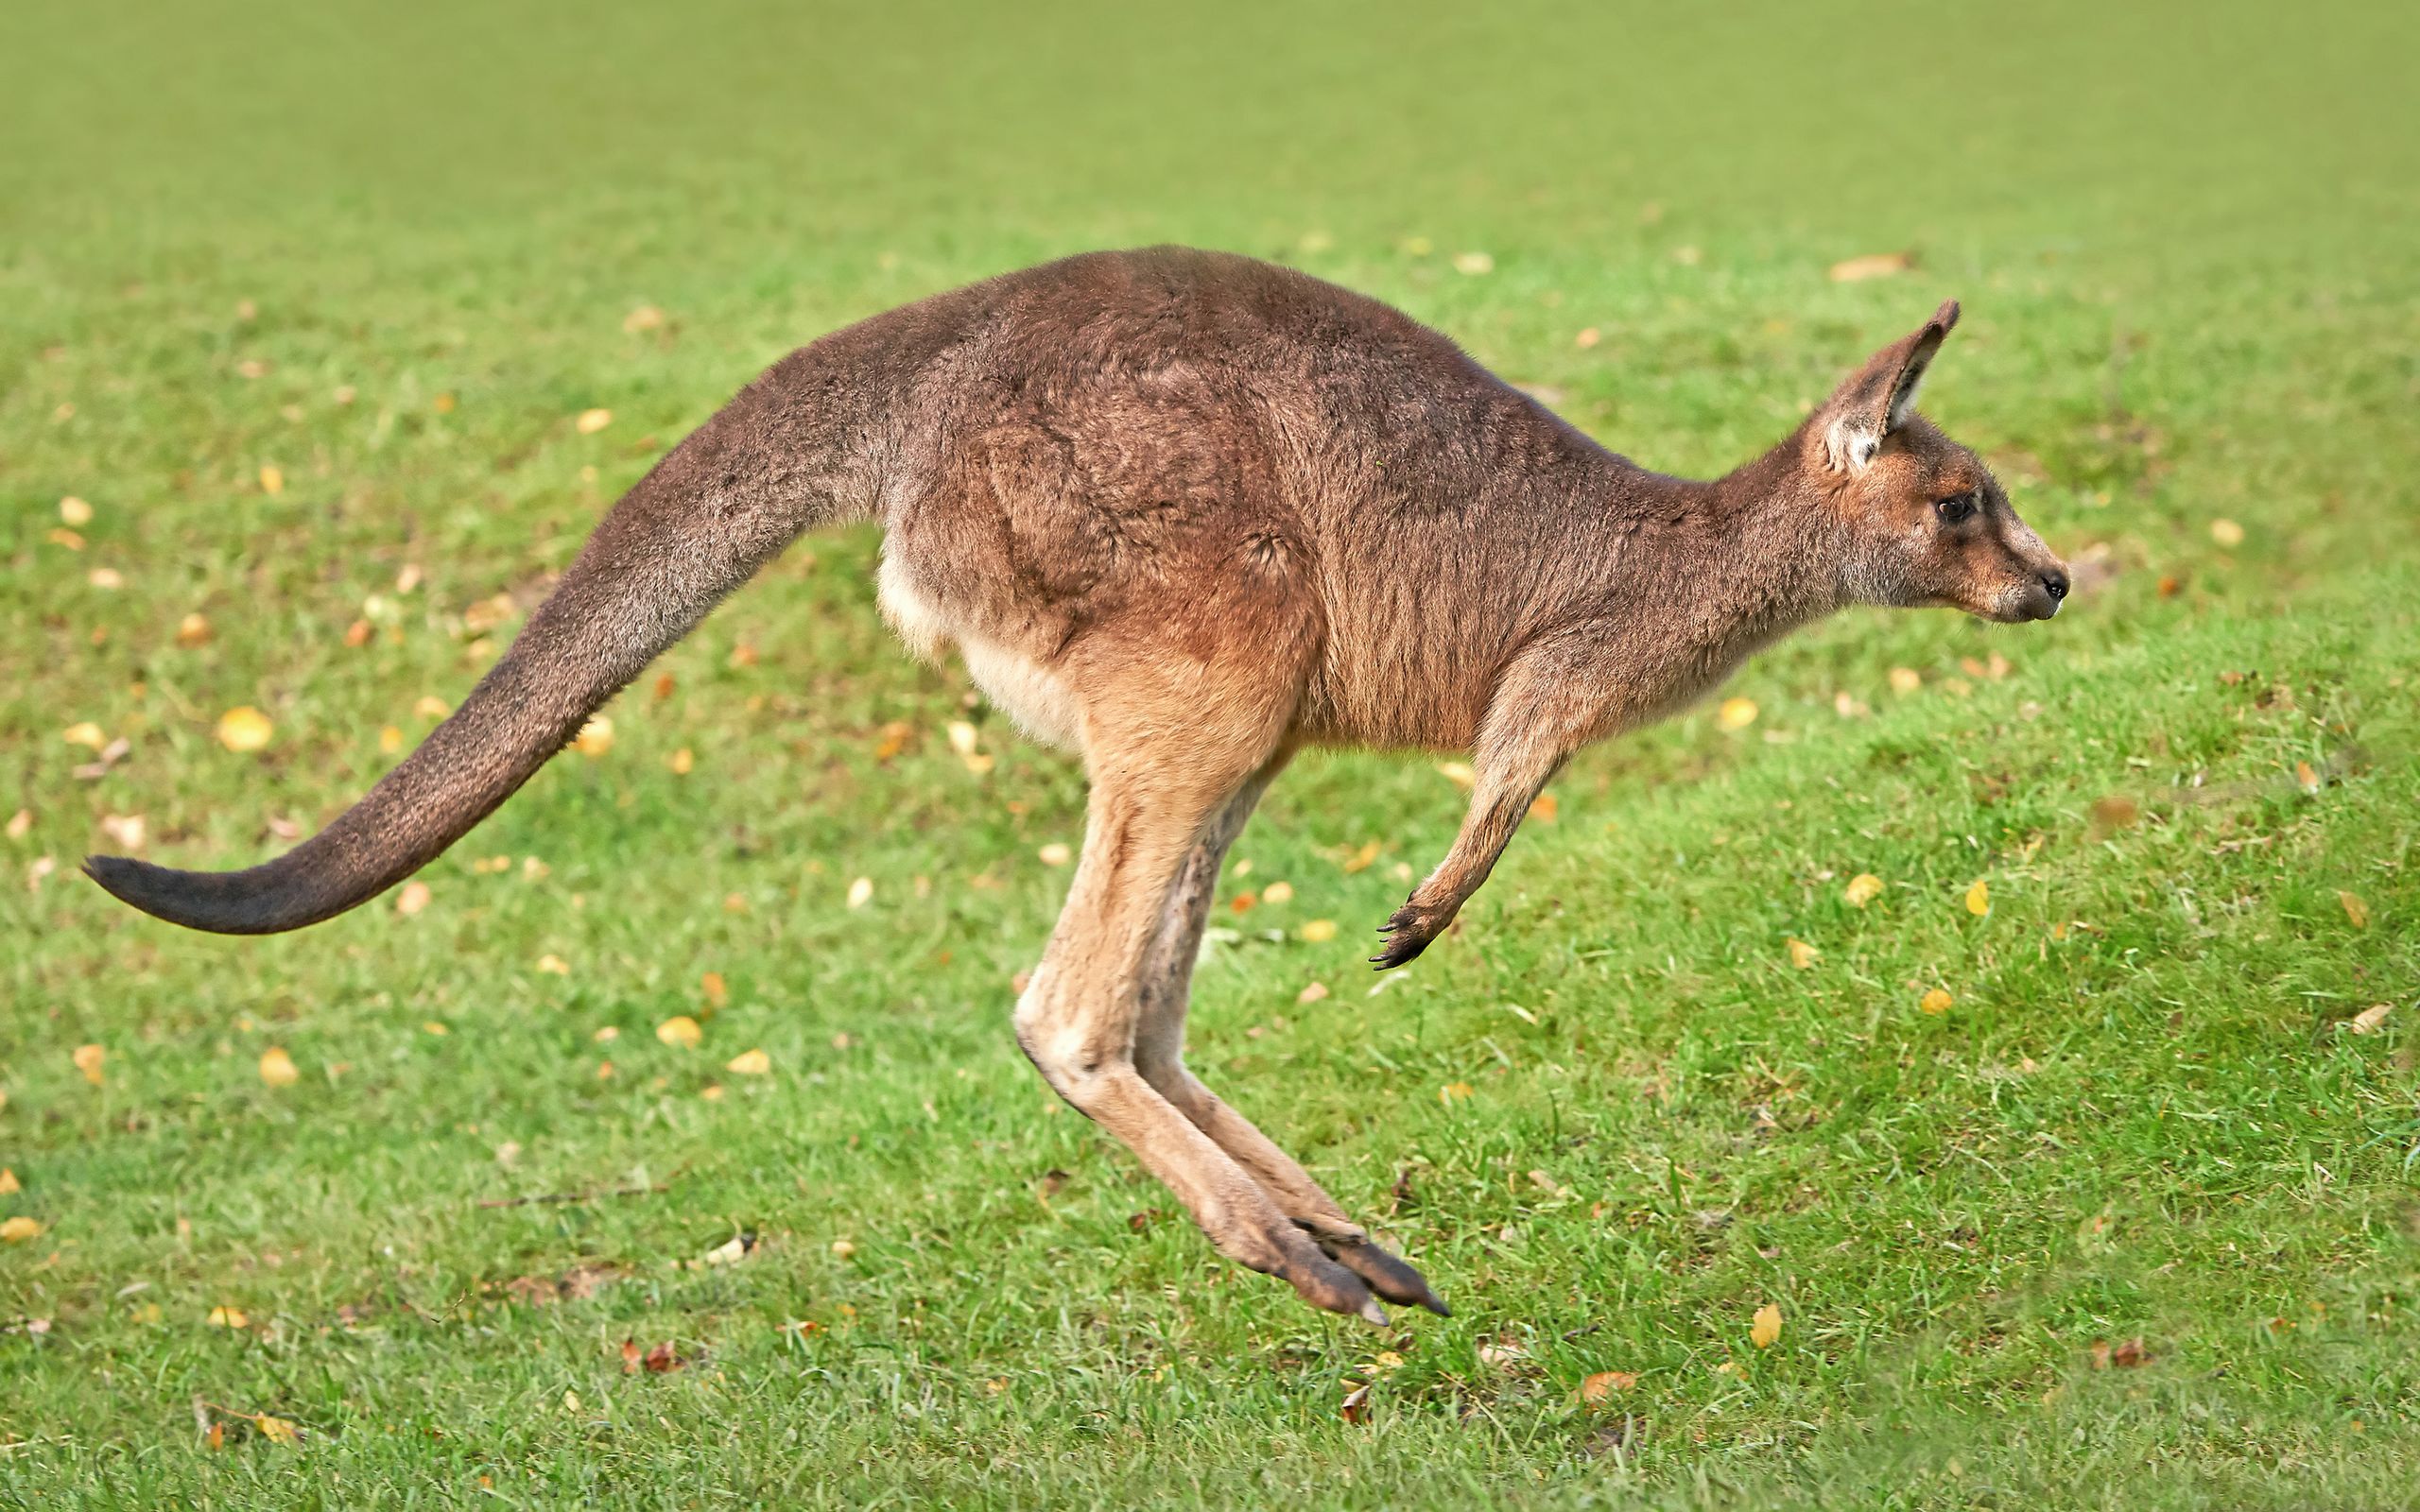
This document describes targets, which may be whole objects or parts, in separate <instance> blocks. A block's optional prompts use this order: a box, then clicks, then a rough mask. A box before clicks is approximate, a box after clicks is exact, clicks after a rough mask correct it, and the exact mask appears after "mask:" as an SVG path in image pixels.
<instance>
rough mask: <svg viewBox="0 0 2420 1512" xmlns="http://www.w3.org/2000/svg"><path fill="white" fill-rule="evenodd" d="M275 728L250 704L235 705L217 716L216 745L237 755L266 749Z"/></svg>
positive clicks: (266, 716) (265, 715)
mask: <svg viewBox="0 0 2420 1512" xmlns="http://www.w3.org/2000/svg"><path fill="white" fill-rule="evenodd" d="M275 733H276V727H275V726H274V725H271V724H270V723H269V721H268V715H267V714H265V713H261V712H260V711H259V710H257V709H255V708H253V707H252V706H251V704H248V703H247V704H237V705H236V706H235V707H234V708H233V709H230V710H228V711H227V712H226V713H223V714H220V715H219V716H218V744H220V745H221V746H224V747H227V748H228V749H229V750H232V751H234V752H236V753H237V754H239V755H240V754H243V753H245V752H249V751H256V750H263V749H266V748H267V747H268V742H269V737H270V736H271V735H273V734H275Z"/></svg>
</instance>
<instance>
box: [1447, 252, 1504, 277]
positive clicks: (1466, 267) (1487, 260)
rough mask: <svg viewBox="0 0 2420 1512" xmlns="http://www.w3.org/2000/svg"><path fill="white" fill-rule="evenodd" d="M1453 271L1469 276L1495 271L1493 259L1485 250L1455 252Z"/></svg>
mask: <svg viewBox="0 0 2420 1512" xmlns="http://www.w3.org/2000/svg"><path fill="white" fill-rule="evenodd" d="M1454 271H1455V272H1457V273H1461V274H1464V275H1466V276H1468V277H1471V278H1477V277H1478V276H1479V275H1480V274H1482V273H1493V272H1495V258H1493V257H1490V256H1489V255H1488V254H1487V253H1485V252H1456V253H1455V254H1454Z"/></svg>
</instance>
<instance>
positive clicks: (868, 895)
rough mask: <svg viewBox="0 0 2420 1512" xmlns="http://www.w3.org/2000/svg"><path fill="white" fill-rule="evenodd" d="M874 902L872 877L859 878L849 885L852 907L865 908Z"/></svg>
mask: <svg viewBox="0 0 2420 1512" xmlns="http://www.w3.org/2000/svg"><path fill="white" fill-rule="evenodd" d="M870 902H873V878H872V877H859V878H858V879H857V880H856V881H855V882H853V883H851V884H849V906H850V907H852V908H863V907H864V906H865V905H866V904H868V903H870Z"/></svg>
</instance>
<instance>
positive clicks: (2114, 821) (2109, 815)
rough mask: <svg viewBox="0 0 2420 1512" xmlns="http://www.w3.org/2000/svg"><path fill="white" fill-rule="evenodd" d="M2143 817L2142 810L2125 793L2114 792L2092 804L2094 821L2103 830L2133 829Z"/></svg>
mask: <svg viewBox="0 0 2420 1512" xmlns="http://www.w3.org/2000/svg"><path fill="white" fill-rule="evenodd" d="M2141 817H2142V810H2141V809H2140V808H2139V807H2137V806H2136V805H2135V800H2134V799H2131V798H2128V797H2127V796H2126V795H2124V794H2123V793H2112V794H2110V795H2109V796H2108V797H2107V798H2104V799H2097V800H2096V801H2095V802H2094V803H2093V805H2092V822H2093V824H2094V825H2095V826H2097V827H2098V828H2100V829H2103V830H2131V829H2133V828H2134V827H2135V820H2136V819H2139V818H2141Z"/></svg>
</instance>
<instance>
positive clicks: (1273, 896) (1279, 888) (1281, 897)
mask: <svg viewBox="0 0 2420 1512" xmlns="http://www.w3.org/2000/svg"><path fill="white" fill-rule="evenodd" d="M1260 901H1261V902H1265V903H1290V902H1293V901H1294V885H1293V884H1292V883H1290V882H1272V883H1271V884H1270V885H1268V886H1266V887H1263V888H1262V889H1260Z"/></svg>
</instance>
